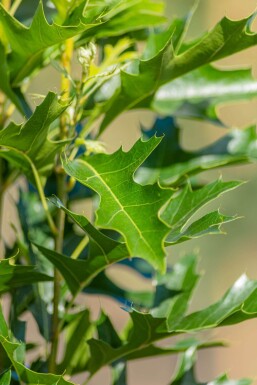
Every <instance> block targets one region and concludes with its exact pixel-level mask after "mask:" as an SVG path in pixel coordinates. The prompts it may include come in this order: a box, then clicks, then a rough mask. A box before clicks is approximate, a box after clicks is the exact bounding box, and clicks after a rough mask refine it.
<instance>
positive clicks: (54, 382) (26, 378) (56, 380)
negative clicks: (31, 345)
mask: <svg viewBox="0 0 257 385" xmlns="http://www.w3.org/2000/svg"><path fill="white" fill-rule="evenodd" d="M0 344H1V345H2V346H3V348H4V349H5V351H6V353H7V354H8V356H9V358H10V360H11V362H12V365H13V367H14V369H15V371H16V373H17V374H18V376H19V378H20V380H21V381H23V382H25V383H26V384H29V385H37V384H39V383H40V385H75V384H74V383H73V382H70V381H66V380H65V379H64V378H63V376H58V375H55V374H42V373H36V372H34V371H33V370H30V369H28V368H27V367H26V366H25V365H24V364H23V363H21V362H20V361H19V360H18V359H17V355H16V352H17V351H18V349H19V348H20V347H21V345H20V344H17V343H13V342H10V341H8V339H6V338H5V337H3V336H2V335H0Z"/></svg>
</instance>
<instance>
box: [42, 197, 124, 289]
mask: <svg viewBox="0 0 257 385" xmlns="http://www.w3.org/2000/svg"><path fill="white" fill-rule="evenodd" d="M51 202H52V203H53V204H55V205H56V206H57V207H59V208H60V209H62V210H64V211H65V213H66V214H67V215H68V216H69V217H70V218H72V219H73V221H74V222H75V223H76V224H77V225H78V226H79V227H80V228H81V229H82V230H84V231H85V232H86V233H87V234H88V236H89V238H90V244H89V246H90V247H89V257H88V258H87V259H86V260H74V259H71V258H69V257H67V256H64V255H61V254H58V253H56V252H55V251H53V250H49V249H46V248H44V247H42V246H39V245H37V247H38V249H39V250H40V251H41V252H42V254H43V255H44V256H45V257H46V258H47V259H48V260H49V261H50V262H51V263H53V264H54V266H55V267H56V268H57V269H58V270H59V271H60V272H61V274H62V275H63V277H64V279H65V280H66V282H67V285H68V286H69V289H70V290H71V292H72V293H73V294H75V293H77V292H78V291H79V290H81V289H82V288H84V287H86V286H87V285H89V284H90V282H91V281H92V279H93V278H94V277H96V276H97V274H99V273H100V272H101V271H103V270H104V269H105V268H106V267H107V266H109V265H110V264H112V263H115V262H118V261H121V260H122V259H125V258H127V257H128V256H129V253H128V250H127V248H126V246H125V244H124V243H120V242H117V241H115V240H113V239H111V238H109V237H107V236H106V235H104V234H103V233H101V232H100V231H99V230H97V229H96V228H95V227H94V226H93V225H92V224H91V223H90V222H89V221H88V219H87V218H86V217H84V216H83V215H79V214H76V213H73V212H72V211H70V210H68V209H67V208H66V207H64V206H63V204H62V202H61V201H60V200H59V199H58V198H56V197H52V198H51Z"/></svg>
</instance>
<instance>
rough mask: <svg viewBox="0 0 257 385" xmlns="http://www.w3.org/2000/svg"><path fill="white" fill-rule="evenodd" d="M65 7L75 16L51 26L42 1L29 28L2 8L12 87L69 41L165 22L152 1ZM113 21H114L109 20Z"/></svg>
mask: <svg viewBox="0 0 257 385" xmlns="http://www.w3.org/2000/svg"><path fill="white" fill-rule="evenodd" d="M58 3H59V2H58ZM66 5H67V2H61V4H59V7H58V9H59V11H60V12H61V13H63V11H64V7H65V12H66V15H68V13H69V11H72V15H71V16H70V17H68V18H67V20H66V21H65V25H57V24H55V23H53V24H51V25H50V24H48V22H47V20H46V17H45V14H44V10H43V4H42V2H40V3H39V6H38V9H37V11H36V14H35V16H34V18H33V20H32V23H31V25H30V27H29V28H28V27H26V26H24V25H23V24H21V23H20V22H18V21H17V20H16V19H15V18H13V17H12V16H11V15H10V14H9V13H8V12H7V11H6V10H5V9H4V7H3V6H0V23H1V25H2V27H3V31H4V35H5V40H7V41H8V43H9V44H10V47H11V53H10V55H9V58H8V66H9V68H10V77H11V81H12V84H14V85H17V84H19V83H20V82H21V81H22V80H23V79H24V78H25V77H27V76H29V75H30V74H31V73H32V72H33V71H34V70H35V68H37V67H40V66H42V63H43V61H47V60H48V56H49V50H48V49H49V48H51V47H53V46H55V45H56V44H59V43H62V42H64V41H65V40H66V39H69V38H71V37H74V36H77V35H80V34H81V33H86V36H87V38H89V37H90V36H93V37H94V38H95V37H96V36H99V37H101V36H104V37H105V36H106V33H108V34H110V35H112V34H114V35H117V34H123V33H125V32H127V31H130V30H135V29H141V28H144V27H146V26H149V25H155V24H160V23H161V22H163V21H164V18H163V17H162V16H161V15H160V12H161V10H162V5H160V4H158V3H155V2H154V1H150V0H137V1H133V0H127V1H126V2H123V1H120V0H119V1H117V0H114V1H110V2H108V3H107V4H106V2H101V1H100V2H97V4H95V2H86V1H79V2H76V4H75V8H74V7H73V6H72V7H71V4H69V7H67V6H66ZM147 7H149V8H150V10H151V9H152V10H153V13H151V12H147V11H148V9H147ZM84 8H85V11H84ZM142 10H143V14H142V15H141V14H140V11H142ZM67 11H68V12H67ZM62 16H63V15H62ZM131 16H133V18H131ZM112 18H113V20H111V21H110V19H112ZM109 21H110V22H109ZM71 23H72V24H71ZM102 26H103V28H102ZM97 27H100V28H97ZM90 30H92V32H91V31H90Z"/></svg>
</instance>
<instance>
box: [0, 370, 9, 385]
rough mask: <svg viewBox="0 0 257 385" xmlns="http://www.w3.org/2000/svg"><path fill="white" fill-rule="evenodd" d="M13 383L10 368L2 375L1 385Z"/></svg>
mask: <svg viewBox="0 0 257 385" xmlns="http://www.w3.org/2000/svg"><path fill="white" fill-rule="evenodd" d="M10 383H11V371H10V370H8V372H5V373H4V374H3V375H1V377H0V385H10Z"/></svg>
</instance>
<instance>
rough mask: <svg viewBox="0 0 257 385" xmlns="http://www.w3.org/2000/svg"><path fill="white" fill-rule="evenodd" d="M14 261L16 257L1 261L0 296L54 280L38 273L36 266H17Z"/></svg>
mask: <svg viewBox="0 0 257 385" xmlns="http://www.w3.org/2000/svg"><path fill="white" fill-rule="evenodd" d="M14 261H15V257H12V258H9V259H2V260H1V261H0V294H1V293H5V292H7V291H10V290H12V289H13V288H16V287H20V286H24V285H29V284H31V283H35V282H43V281H52V280H53V278H52V277H49V276H48V275H46V274H42V273H40V272H39V271H37V270H36V266H23V265H15V264H14Z"/></svg>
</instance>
